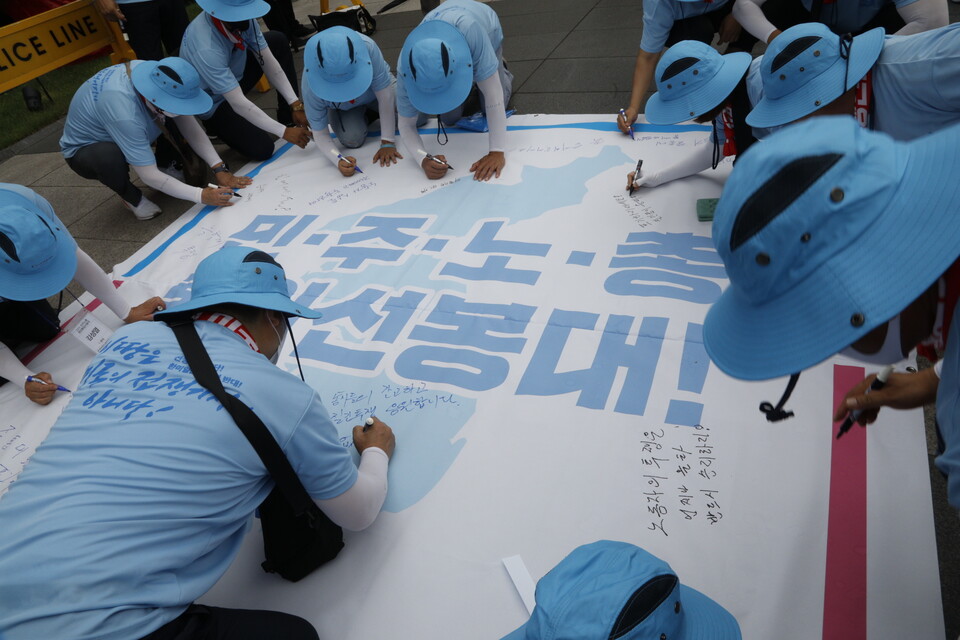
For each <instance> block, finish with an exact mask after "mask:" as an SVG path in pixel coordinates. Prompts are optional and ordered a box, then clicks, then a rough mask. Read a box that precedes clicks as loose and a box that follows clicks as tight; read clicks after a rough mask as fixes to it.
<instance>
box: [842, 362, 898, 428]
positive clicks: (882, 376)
mask: <svg viewBox="0 0 960 640" xmlns="http://www.w3.org/2000/svg"><path fill="white" fill-rule="evenodd" d="M892 372H893V365H892V364H890V365H887V366H885V367H884V368H883V369H881V370H880V373H878V374H877V377H876V378H874V380H873V382H871V383H870V386H869V387H867V390H866V391H865V392H864V393H865V394H867V393H870V392H871V391H879V390H880V389H883V387H884V385H885V384H887V380H888V379H889V378H890V374H891V373H892ZM859 418H860V410H859V409H854V410H853V411H851V412H850V415H848V416H847V419H846V420H844V421H843V424H841V425H840V429H839V430H838V431H837V440H839V439H840V436H842V435H843V434H845V433H846V432H847V431H850V429H851V427H853V423H854V422H856V421H857V420H858V419H859Z"/></svg>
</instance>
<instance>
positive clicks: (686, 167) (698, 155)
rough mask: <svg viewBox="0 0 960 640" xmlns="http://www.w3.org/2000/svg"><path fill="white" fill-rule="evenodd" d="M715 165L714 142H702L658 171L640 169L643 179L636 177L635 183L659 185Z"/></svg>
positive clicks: (648, 185) (638, 184)
mask: <svg viewBox="0 0 960 640" xmlns="http://www.w3.org/2000/svg"><path fill="white" fill-rule="evenodd" d="M712 166H713V142H710V141H708V142H707V143H706V144H702V145H700V146H699V148H697V149H696V150H695V151H694V152H693V153H691V154H690V155H689V156H687V157H686V158H684V159H683V160H680V161H679V162H677V163H676V164H674V165H670V166H669V167H665V168H663V169H661V170H660V171H657V172H651V173H647V172H646V171H644V170H643V169H641V170H640V174H641V179H640V180H637V179H636V178H634V182H633V183H634V184H635V185H636V186H638V187H658V186H660V185H661V184H664V183H665V182H670V181H671V180H678V179H680V178H686V177H687V176H692V175H694V174H695V173H700V172H701V171H704V170H705V169H709V168H711V167H712Z"/></svg>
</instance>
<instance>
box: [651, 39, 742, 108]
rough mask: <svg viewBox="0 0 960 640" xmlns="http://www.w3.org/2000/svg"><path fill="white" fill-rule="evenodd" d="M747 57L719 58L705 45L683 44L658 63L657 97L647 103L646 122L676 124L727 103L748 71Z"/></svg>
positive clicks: (680, 43) (695, 42) (722, 56)
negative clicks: (725, 101) (724, 102)
mask: <svg viewBox="0 0 960 640" xmlns="http://www.w3.org/2000/svg"><path fill="white" fill-rule="evenodd" d="M750 61H751V57H750V54H749V53H745V52H742V51H739V52H737V53H728V54H727V55H720V54H719V53H718V52H717V50H716V49H714V48H713V47H711V46H710V45H708V44H704V43H702V42H698V41H696V40H684V41H682V42H678V43H677V44H675V45H673V46H672V47H670V48H669V49H667V52H666V53H664V54H663V57H662V58H660V62H659V63H657V70H656V79H657V93H655V94H653V95H652V96H650V99H648V100H647V108H646V115H647V122H650V123H651V124H676V123H678V122H683V121H684V120H689V119H690V118H696V117H697V116H699V115H702V114H704V113H706V112H708V111H710V110H711V109H713V108H714V107H716V106H717V105H719V104H720V103H722V102H723V101H724V100H726V99H727V97H728V96H729V95H730V94H731V93H732V92H733V90H734V89H735V88H736V87H737V83H739V82H740V80H741V79H742V78H743V76H744V74H746V72H747V69H748V68H749V67H750Z"/></svg>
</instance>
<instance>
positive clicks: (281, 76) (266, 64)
mask: <svg viewBox="0 0 960 640" xmlns="http://www.w3.org/2000/svg"><path fill="white" fill-rule="evenodd" d="M260 55H261V56H263V73H264V74H266V76H267V80H269V81H270V84H272V85H273V88H274V89H276V90H277V93H279V94H280V95H282V96H283V99H284V100H286V101H287V104H293V103H294V102H296V101H297V92H296V91H294V90H293V87H291V86H290V81H289V80H287V74H285V73H284V72H283V69H281V68H280V63H279V62H277V59H276V58H275V57H274V56H273V51H270V49H269V48H266V49H264V50H263V51H261V52H260Z"/></svg>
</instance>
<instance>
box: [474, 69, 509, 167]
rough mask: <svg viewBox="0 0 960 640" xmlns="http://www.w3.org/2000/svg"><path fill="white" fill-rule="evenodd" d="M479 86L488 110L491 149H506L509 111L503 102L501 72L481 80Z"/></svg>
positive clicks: (485, 107)
mask: <svg viewBox="0 0 960 640" xmlns="http://www.w3.org/2000/svg"><path fill="white" fill-rule="evenodd" d="M477 87H478V88H479V89H480V93H482V94H483V107H484V109H486V111H487V126H488V128H489V130H490V133H489V138H490V151H504V150H506V148H507V112H506V106H505V105H504V104H503V85H501V84H500V74H499V73H494V74H493V75H492V76H490V77H489V78H487V79H486V80H481V81H480V82H478V83H477Z"/></svg>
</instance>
